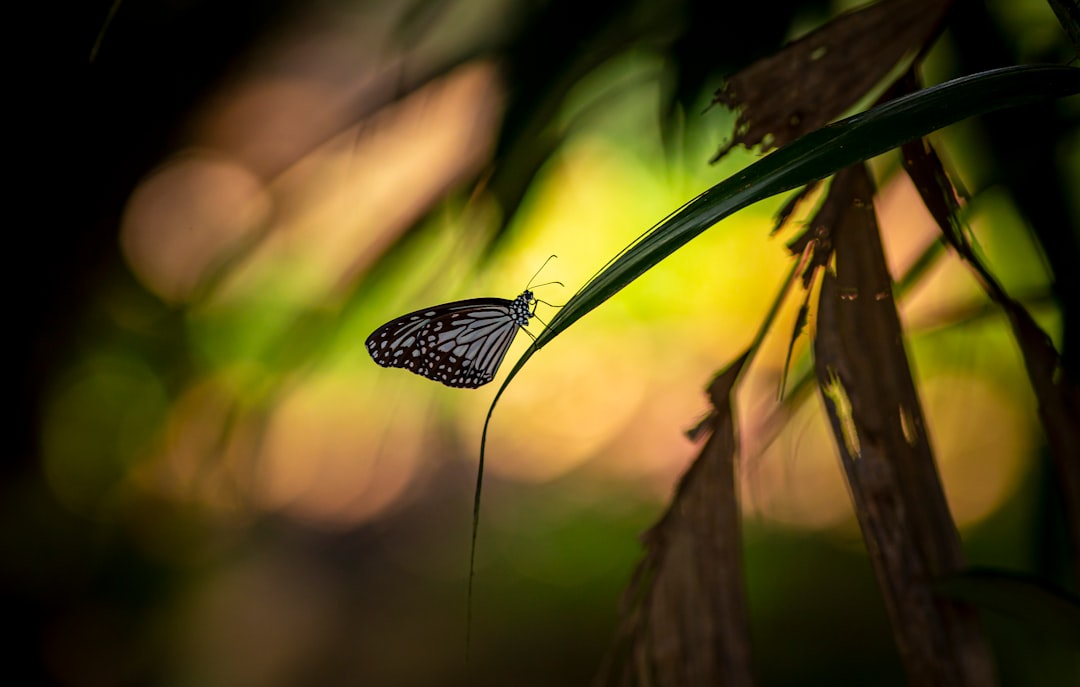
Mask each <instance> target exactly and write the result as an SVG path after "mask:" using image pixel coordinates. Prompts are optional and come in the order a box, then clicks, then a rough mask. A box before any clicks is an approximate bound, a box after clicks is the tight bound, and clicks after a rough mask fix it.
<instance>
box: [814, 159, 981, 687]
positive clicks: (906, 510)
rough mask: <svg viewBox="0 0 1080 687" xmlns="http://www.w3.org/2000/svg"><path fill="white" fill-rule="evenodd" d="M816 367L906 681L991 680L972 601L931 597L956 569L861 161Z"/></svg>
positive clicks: (836, 199)
mask: <svg viewBox="0 0 1080 687" xmlns="http://www.w3.org/2000/svg"><path fill="white" fill-rule="evenodd" d="M827 206H832V207H833V209H832V210H830V211H829V212H830V215H831V216H834V217H836V218H837V220H836V222H837V223H836V225H835V226H833V227H832V231H831V235H832V240H833V246H834V249H835V251H836V271H835V274H834V273H832V272H828V271H826V272H825V275H824V277H823V283H822V288H821V295H820V299H819V308H818V321H817V326H818V328H817V335H816V337H815V341H814V359H815V360H814V364H815V370H816V372H817V376H818V382H819V384H820V386H821V389H822V394H823V396H824V397H825V400H826V409H827V411H828V415H829V420H830V422H831V424H832V427H833V433H834V434H835V436H836V443H837V446H838V447H839V450H840V456H841V462H842V464H843V467H844V472H845V475H846V477H847V481H848V484H849V486H850V489H851V493H852V500H853V501H854V503H855V511H856V515H857V517H858V519H859V525H860V527H861V529H862V532H863V538H864V540H865V541H866V547H867V551H868V552H869V555H870V559H871V561H872V562H873V564H874V569H875V572H876V574H877V578H878V583H879V586H880V587H881V590H882V596H883V598H884V600H885V605H886V608H887V609H888V612H889V617H890V621H891V624H892V628H893V636H894V638H895V640H896V643H897V647H898V648H899V649H900V655H901V659H902V660H903V662H904V666H905V668H906V670H907V673H908V678H909V681H910V682H911V683H912V684H964V685H984V684H994V683H995V680H994V675H993V667H992V663H991V661H990V658H989V653H988V651H987V649H986V646H985V643H984V641H983V638H982V635H981V631H980V629H979V626H978V622H977V616H976V615H975V614H974V611H972V610H971V609H970V608H968V607H967V606H965V605H963V604H959V603H950V602H945V601H942V600H941V599H937V598H935V597H934V594H933V589H932V586H931V582H932V579H933V578H935V577H937V576H940V575H943V574H949V573H955V572H958V571H959V570H961V569H962V568H963V567H964V560H963V555H962V553H961V550H960V543H959V538H958V537H957V534H956V529H955V525H954V524H953V521H952V518H951V516H950V514H949V511H948V506H947V504H946V502H945V496H944V493H943V490H942V487H941V482H940V479H939V477H938V474H937V469H936V466H935V465H934V459H933V455H932V453H931V450H930V444H929V441H928V438H927V435H926V429H925V422H924V420H923V415H922V409H921V407H920V404H919V398H918V395H917V394H916V391H915V385H914V381H913V380H912V375H911V370H910V367H909V365H908V360H907V356H906V353H905V351H904V343H903V331H902V330H901V327H900V320H899V317H898V315H897V312H896V306H895V303H894V302H893V298H892V280H891V277H890V275H889V273H888V269H887V267H886V263H885V256H884V253H883V251H882V247H881V237H880V235H879V233H878V227H877V221H876V218H875V216H874V210H873V187H872V183H871V181H870V177H869V175H868V173H867V171H866V168H865V166H864V165H862V164H859V165H856V166H854V167H849V168H847V169H845V170H843V171H841V172H840V173H839V174H837V176H836V178H835V179H834V181H833V184H832V187H831V188H830V190H829V196H828V198H827V199H826V201H825V204H824V205H823V207H822V210H823V212H824V211H825V208H826V207H827Z"/></svg>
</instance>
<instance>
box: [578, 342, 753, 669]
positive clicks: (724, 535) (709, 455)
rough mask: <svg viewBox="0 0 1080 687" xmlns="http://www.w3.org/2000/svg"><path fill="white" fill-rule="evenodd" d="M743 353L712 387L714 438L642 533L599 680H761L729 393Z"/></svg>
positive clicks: (710, 393)
mask: <svg viewBox="0 0 1080 687" xmlns="http://www.w3.org/2000/svg"><path fill="white" fill-rule="evenodd" d="M746 359H747V355H746V354H744V355H743V356H742V357H740V358H739V360H737V361H736V362H735V363H733V364H732V365H731V366H729V368H728V369H727V370H726V371H725V372H724V373H722V374H721V375H719V376H718V377H717V378H716V380H714V382H713V383H712V384H711V385H710V388H709V395H710V397H711V398H712V401H713V413H712V414H711V415H710V418H711V422H712V430H713V431H712V436H711V437H709V440H708V441H707V442H706V444H705V447H704V448H703V449H702V451H701V454H700V455H699V456H698V457H697V459H696V460H695V461H694V463H693V464H692V465H691V466H690V468H689V469H688V470H687V471H686V474H684V475H683V478H682V480H681V481H680V482H679V486H678V488H677V489H676V493H675V497H674V498H673V499H672V503H671V506H670V507H669V509H668V510H667V512H666V513H665V514H664V516H663V517H662V518H661V519H660V521H659V522H658V523H657V524H656V525H654V526H653V527H652V528H651V529H650V530H649V531H648V532H646V533H645V535H644V537H643V540H644V544H645V548H646V553H645V558H644V559H643V560H642V561H641V563H640V564H639V565H638V568H637V570H636V571H635V572H634V576H633V578H632V580H631V582H630V585H629V587H628V589H627V591H626V594H625V597H624V600H623V607H622V608H621V609H620V616H621V624H620V629H619V633H618V636H617V637H616V642H615V645H614V648H613V649H612V651H611V652H610V653H609V655H608V658H607V660H606V661H605V666H604V667H603V669H602V670H601V673H600V675H599V676H598V678H597V684H599V685H620V686H623V687H629V686H632V685H633V686H637V685H655V686H657V687H667V686H671V687H683V686H690V687H693V686H696V685H702V686H706V685H709V686H711V685H736V686H740V685H752V684H753V678H752V674H751V666H750V642H749V637H748V631H747V611H746V600H745V592H744V584H743V578H742V568H743V563H742V548H741V537H740V532H739V507H738V499H737V497H736V496H737V492H736V485H735V457H736V455H737V452H738V444H737V439H736V434H735V427H736V424H735V418H734V415H733V412H732V405H731V401H730V395H731V390H732V387H733V385H734V383H735V381H736V379H737V378H738V375H739V372H740V371H741V370H742V367H743V364H744V363H745V361H746Z"/></svg>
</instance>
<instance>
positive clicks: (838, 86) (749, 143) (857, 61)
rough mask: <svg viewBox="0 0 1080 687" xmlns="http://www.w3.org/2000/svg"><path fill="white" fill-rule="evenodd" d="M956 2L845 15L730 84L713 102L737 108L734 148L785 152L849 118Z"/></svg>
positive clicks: (893, 2)
mask: <svg viewBox="0 0 1080 687" xmlns="http://www.w3.org/2000/svg"><path fill="white" fill-rule="evenodd" d="M949 5H950V0H884V1H883V2H879V3H877V4H875V5H871V6H869V7H866V8H864V9H860V10H857V11H855V12H849V13H847V14H842V15H840V16H839V17H837V18H835V19H833V20H832V21H830V22H829V23H828V24H826V25H824V26H822V27H821V28H819V29H817V30H816V31H813V32H812V33H810V34H807V35H806V36H803V37H802V38H800V39H798V40H796V41H793V42H792V43H790V44H788V45H787V46H786V47H785V48H784V49H783V50H781V51H780V52H777V53H775V54H773V55H770V56H769V57H766V58H764V59H761V60H758V61H757V62H755V63H754V64H752V65H750V66H749V67H747V68H746V69H744V70H742V71H741V72H739V73H738V74H736V75H735V76H733V77H731V78H730V79H728V80H727V82H726V83H725V85H724V87H723V88H722V89H720V90H719V91H717V92H716V94H715V96H714V98H713V102H714V103H722V104H724V105H726V106H728V107H729V108H732V109H738V110H739V118H738V121H737V123H736V125H735V135H734V137H733V139H732V140H731V142H730V143H728V144H727V145H725V146H724V147H723V148H722V149H721V150H720V152H718V153H717V154H716V156H714V158H713V161H715V160H718V159H719V158H721V157H722V156H723V155H725V154H726V153H727V152H728V151H729V150H731V148H733V147H734V146H736V145H739V144H742V145H744V146H746V147H748V148H751V147H753V146H756V145H758V144H763V145H764V147H767V148H771V147H779V146H782V145H784V144H786V143H789V142H790V141H794V140H795V139H797V138H799V137H800V136H802V135H804V134H806V133H808V132H810V131H814V130H816V129H819V128H821V127H822V126H824V125H825V124H827V123H829V122H830V121H832V120H833V119H835V118H837V117H838V116H840V115H841V114H843V113H844V112H845V111H846V110H847V109H848V108H850V107H851V106H852V105H854V104H855V103H856V102H858V100H859V99H860V98H862V97H864V96H865V95H866V94H867V93H868V92H869V91H870V90H871V89H872V88H873V87H874V86H875V85H876V84H877V83H878V82H880V81H881V79H883V78H884V77H885V76H886V75H887V74H888V73H889V71H890V70H892V69H893V67H895V66H896V64H897V62H898V61H899V60H900V59H901V57H903V56H904V55H905V54H906V53H909V52H912V51H916V50H919V49H920V48H922V47H923V46H924V45H925V44H926V43H927V42H928V41H929V40H930V38H931V36H932V35H933V34H934V33H935V31H936V30H937V29H938V26H939V23H940V21H941V19H942V17H943V16H944V13H945V10H946V9H947V8H948V6H949Z"/></svg>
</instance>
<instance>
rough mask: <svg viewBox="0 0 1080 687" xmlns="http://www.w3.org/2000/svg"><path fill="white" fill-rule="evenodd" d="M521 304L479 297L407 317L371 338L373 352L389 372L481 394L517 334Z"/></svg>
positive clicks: (388, 325)
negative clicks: (406, 372) (478, 389)
mask: <svg viewBox="0 0 1080 687" xmlns="http://www.w3.org/2000/svg"><path fill="white" fill-rule="evenodd" d="M520 298H521V297H519V299H518V300H520ZM517 302H518V301H517V300H515V301H510V300H507V299H505V298H473V299H470V300H466V301H455V302H453V303H446V304H444V305H438V306H435V307H432V308H426V309H424V310H417V311H416V312H411V313H409V314H407V315H402V316H401V317H399V318H397V319H394V320H391V321H390V322H387V323H386V324H384V325H383V326H381V327H379V328H378V329H376V330H375V331H374V332H372V333H371V336H369V337H368V338H367V343H366V345H367V349H368V353H370V354H371V357H372V358H373V359H374V360H375V362H376V363H378V364H379V365H382V366H383V367H401V368H404V369H406V370H409V371H410V372H415V373H416V374H418V375H420V376H422V377H427V378H428V379H432V380H434V381H436V382H441V383H442V384H445V385H446V386H452V387H463V388H468V389H475V388H476V387H479V386H483V385H484V384H487V383H488V382H490V381H491V380H492V379H494V378H495V372H496V371H497V370H498V369H499V365H500V364H501V363H502V361H503V358H504V357H505V356H506V351H507V350H508V349H509V348H510V344H511V343H513V341H514V337H515V336H516V335H517V330H518V327H519V326H520V324H519V320H520V319H521V318H520V316H519V317H518V319H515V317H514V313H513V312H512V310H511V308H512V306H514V305H515V304H516V303H517ZM526 319H527V318H526Z"/></svg>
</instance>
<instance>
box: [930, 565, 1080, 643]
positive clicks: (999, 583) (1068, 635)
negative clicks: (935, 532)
mask: <svg viewBox="0 0 1080 687" xmlns="http://www.w3.org/2000/svg"><path fill="white" fill-rule="evenodd" d="M934 591H935V592H937V593H938V594H940V595H941V596H945V597H948V598H950V599H956V600H959V601H966V602H967V603H970V604H972V605H974V606H978V607H979V608H984V609H987V610H992V611H997V612H999V613H1002V614H1004V615H1007V616H1009V617H1010V618H1013V619H1015V620H1017V621H1019V622H1022V623H1024V624H1025V625H1027V626H1029V627H1030V628H1031V629H1033V630H1037V631H1039V632H1041V633H1042V634H1043V635H1045V636H1046V637H1054V638H1058V639H1062V640H1064V641H1066V642H1068V643H1070V644H1073V645H1074V646H1080V599H1077V598H1076V597H1074V596H1071V595H1070V594H1068V593H1067V592H1065V591H1064V590H1061V589H1057V588H1055V587H1052V586H1050V585H1048V584H1046V583H1045V582H1043V581H1042V580H1039V579H1037V578H1034V577H1030V576H1026V575H1020V574H1017V573H1013V572H1006V571H1002V570H990V569H980V568H976V569H971V570H968V571H966V572H963V573H960V574H958V575H950V576H948V577H945V578H942V579H940V580H938V581H937V582H935V583H934Z"/></svg>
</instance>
